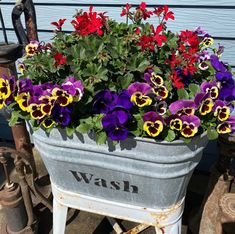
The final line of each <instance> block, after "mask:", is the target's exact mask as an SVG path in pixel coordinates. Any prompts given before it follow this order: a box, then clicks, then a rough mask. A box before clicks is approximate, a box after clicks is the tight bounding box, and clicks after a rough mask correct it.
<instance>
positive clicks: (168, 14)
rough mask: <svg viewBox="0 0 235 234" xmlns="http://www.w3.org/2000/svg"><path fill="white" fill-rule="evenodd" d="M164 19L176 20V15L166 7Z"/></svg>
mask: <svg viewBox="0 0 235 234" xmlns="http://www.w3.org/2000/svg"><path fill="white" fill-rule="evenodd" d="M164 19H165V20H168V19H172V20H174V19H175V16H174V13H173V12H172V11H169V8H168V6H164Z"/></svg>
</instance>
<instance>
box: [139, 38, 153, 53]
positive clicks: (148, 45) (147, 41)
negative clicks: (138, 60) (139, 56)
mask: <svg viewBox="0 0 235 234" xmlns="http://www.w3.org/2000/svg"><path fill="white" fill-rule="evenodd" d="M137 45H138V46H141V49H142V51H144V50H145V49H150V50H152V51H153V50H154V44H153V37H152V36H147V35H143V36H142V37H140V41H139V43H138V44H137Z"/></svg>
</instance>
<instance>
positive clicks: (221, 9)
mask: <svg viewBox="0 0 235 234" xmlns="http://www.w3.org/2000/svg"><path fill="white" fill-rule="evenodd" d="M126 2H127V0H109V1H104V0H93V1H89V0H83V1H82V0H54V1H53V0H34V4H35V7H36V13H37V23H38V32H39V38H40V40H43V41H48V40H50V38H51V37H52V35H53V34H52V26H51V25H50V22H52V21H57V20H58V19H59V18H67V19H68V20H70V19H72V15H74V13H75V9H80V8H83V9H87V8H88V6H89V5H93V6H94V7H95V9H96V10H97V11H107V12H108V13H109V16H111V17H112V18H114V19H116V20H120V21H121V20H124V19H123V18H121V17H120V10H121V6H124V5H125V4H126ZM128 2H129V3H131V4H133V5H135V4H139V3H140V1H138V0H130V1H128ZM145 2H146V3H147V4H148V5H149V6H158V5H164V4H168V5H169V7H170V8H171V10H172V11H173V12H174V13H175V18H176V20H175V21H174V22H169V24H168V28H169V29H170V30H172V31H175V30H177V31H179V30H183V29H194V28H196V27H198V26H202V27H203V28H204V29H205V30H206V31H208V33H209V34H211V35H212V36H213V37H214V38H215V43H220V44H222V45H224V46H225V48H226V49H225V53H224V55H223V60H224V61H226V62H229V63H230V64H231V65H232V66H233V68H235V0H156V1H153V0H145ZM14 3H15V1H14V0H2V1H1V2H0V6H1V9H2V12H3V14H4V19H5V21H6V27H7V33H8V36H9V39H10V40H11V41H16V37H15V35H14V31H13V27H12V23H11V11H12V8H13V5H14ZM64 29H65V30H72V27H71V26H70V25H69V24H68V22H67V24H65V26H64ZM0 30H1V29H0ZM0 32H1V31H0ZM2 40H3V37H2V35H1V34H0V41H2ZM0 124H1V123H0ZM1 129H2V127H1ZM0 131H1V132H2V130H0ZM217 152H218V150H217V149H216V144H215V142H212V143H210V147H209V148H207V150H206V154H207V157H208V158H211V160H212V161H213V157H214V155H215V154H217ZM207 164H210V162H208V161H207ZM206 166H207V165H204V167H206Z"/></svg>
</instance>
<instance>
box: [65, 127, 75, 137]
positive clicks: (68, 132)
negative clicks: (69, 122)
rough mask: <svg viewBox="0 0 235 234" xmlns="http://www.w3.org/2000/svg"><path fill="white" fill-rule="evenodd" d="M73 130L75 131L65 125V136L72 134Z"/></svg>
mask: <svg viewBox="0 0 235 234" xmlns="http://www.w3.org/2000/svg"><path fill="white" fill-rule="evenodd" d="M74 132H75V129H74V128H72V127H66V134H67V136H69V137H70V136H72V135H73V134H74Z"/></svg>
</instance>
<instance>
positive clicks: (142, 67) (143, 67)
mask: <svg viewBox="0 0 235 234" xmlns="http://www.w3.org/2000/svg"><path fill="white" fill-rule="evenodd" d="M147 66H149V61H148V60H143V61H142V62H141V63H140V64H139V66H138V68H137V69H136V70H137V71H139V72H144V71H145V70H146V67H147Z"/></svg>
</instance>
